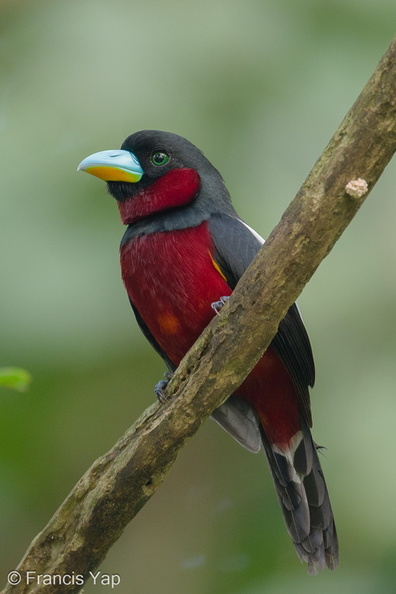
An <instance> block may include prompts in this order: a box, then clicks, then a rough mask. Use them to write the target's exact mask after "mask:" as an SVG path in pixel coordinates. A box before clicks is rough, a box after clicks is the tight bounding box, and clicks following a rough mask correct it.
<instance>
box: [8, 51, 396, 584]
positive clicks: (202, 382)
mask: <svg viewBox="0 0 396 594" xmlns="http://www.w3.org/2000/svg"><path fill="white" fill-rule="evenodd" d="M395 149H396V39H395V40H394V41H393V42H392V44H391V45H390V47H389V49H388V51H387V52H386V54H385V56H384V57H383V59H382V60H381V62H380V63H379V65H378V67H377V69H376V70H375V72H374V74H373V76H372V77H371V79H370V80H369V82H368V83H367V85H366V87H365V88H364V90H363V92H362V93H361V95H360V96H359V98H358V99H357V101H356V103H355V104H354V105H353V107H352V109H351V110H350V111H349V113H348V114H347V116H346V117H345V119H344V121H343V122H342V124H341V126H340V128H339V129H338V130H337V132H336V133H335V135H334V137H333V138H332V140H331V141H330V143H329V145H328V146H327V147H326V149H325V151H324V153H323V154H322V156H321V157H320V159H319V160H318V161H317V163H316V164H315V166H314V168H313V170H312V171H311V173H310V174H309V176H308V178H307V180H306V181H305V183H304V185H303V186H302V188H301V189H300V191H299V192H298V194H297V196H296V197H295V199H294V200H293V201H292V203H291V204H290V206H289V207H288V208H287V210H286V212H285V213H284V215H283V217H282V219H281V221H280V222H279V224H278V225H277V226H276V228H275V229H274V231H273V232H272V233H271V235H270V237H269V239H268V240H267V242H266V243H265V245H264V247H263V248H262V250H261V251H260V253H259V255H258V256H257V258H256V259H255V261H254V262H253V263H252V265H251V266H250V267H249V269H248V271H247V272H246V274H245V275H244V277H243V279H242V280H241V281H240V283H239V284H238V286H237V288H236V289H235V291H234V293H233V295H232V297H231V298H230V300H229V301H228V303H227V304H226V305H225V306H224V308H223V309H222V311H221V315H220V316H216V317H215V319H214V320H213V321H212V322H211V324H210V325H209V326H208V328H207V329H206V330H205V331H204V333H203V334H202V335H201V337H200V338H199V339H198V341H197V342H196V344H195V345H194V346H193V347H192V349H191V350H190V351H189V352H188V353H187V355H186V357H185V358H184V359H183V361H182V362H181V364H180V366H179V368H178V370H177V372H176V373H175V375H174V378H173V379H172V381H171V382H170V384H169V386H168V388H167V396H168V398H169V401H168V402H167V403H166V404H165V405H162V406H159V405H158V404H155V405H153V406H151V407H150V408H149V409H147V410H146V411H145V413H144V414H143V415H142V416H141V417H140V418H139V419H138V420H137V421H136V423H135V424H134V425H133V427H132V428H131V429H129V430H128V431H127V432H126V433H125V435H124V436H123V437H122V438H121V439H120V440H119V441H118V443H117V444H116V445H115V446H114V447H113V448H112V450H110V451H109V452H108V453H107V454H106V455H104V456H102V457H101V458H99V459H98V460H97V461H96V462H95V463H94V464H93V465H92V466H91V468H90V469H89V470H88V471H87V472H86V474H85V475H84V476H83V477H82V478H81V479H80V481H79V482H78V483H77V485H76V486H75V488H74V489H73V490H72V492H71V493H70V495H69V496H68V497H67V499H66V500H65V502H64V503H63V504H62V505H61V507H60V508H59V509H58V511H57V512H56V513H55V515H54V516H53V518H52V519H51V520H50V522H49V523H48V525H47V526H46V527H45V528H44V530H43V531H42V532H41V533H40V534H39V535H38V536H37V537H36V538H35V539H34V540H33V542H32V543H31V545H30V548H29V549H28V551H27V552H26V555H25V557H24V558H23V560H22V561H21V563H20V564H19V566H18V568H17V569H18V571H19V572H20V573H21V575H22V579H21V582H20V584H19V585H16V586H10V585H9V586H7V587H6V588H5V589H4V590H3V594H6V593H7V594H8V593H10V592H13V593H27V592H29V593H33V592H34V593H40V592H45V594H51V593H55V592H61V591H62V592H78V591H79V590H80V588H81V584H75V583H74V584H70V585H62V586H59V585H53V584H52V585H43V584H41V585H39V584H37V580H36V579H32V580H31V582H30V583H28V582H29V580H28V577H27V576H28V574H27V572H29V571H30V572H36V574H35V575H37V574H51V575H55V574H58V575H61V576H62V575H73V572H74V575H78V574H81V575H83V576H84V578H85V579H87V578H89V576H90V574H89V572H90V571H94V570H95V568H97V567H98V566H99V565H100V563H101V562H102V561H103V559H104V557H105V556H106V553H107V551H108V550H109V548H110V547H111V546H112V544H113V543H114V542H115V541H116V540H117V539H118V538H119V536H120V535H121V533H122V531H123V529H124V528H125V526H126V525H127V524H128V522H129V521H130V520H131V519H132V518H133V517H134V516H135V515H136V513H137V512H138V511H139V510H140V509H141V507H142V506H143V505H144V504H145V503H146V501H147V500H148V499H149V498H150V497H151V495H152V494H153V493H154V492H155V491H156V489H157V488H158V487H159V485H160V484H161V483H162V480H163V479H164V477H165V475H166V473H167V471H168V469H169V467H170V466H171V465H172V463H173V462H174V460H175V458H176V455H177V452H178V451H179V450H180V448H181V447H182V446H183V444H184V442H185V441H186V439H188V438H189V437H191V436H192V435H193V434H194V433H195V432H196V431H197V429H198V428H199V426H200V425H201V423H202V422H203V421H204V420H205V419H206V418H207V417H208V415H209V414H210V413H211V412H212V411H213V409H215V408H216V407H217V406H219V405H220V404H221V403H222V402H223V401H224V400H225V399H226V398H227V397H228V396H229V394H231V393H232V392H233V391H234V390H235V389H236V388H237V387H238V386H239V385H240V384H241V382H242V381H243V380H244V378H245V377H246V375H247V374H248V373H249V371H250V370H251V369H252V367H253V366H254V365H255V363H256V362H257V361H258V359H259V358H260V357H261V355H262V353H263V352H264V350H265V349H266V348H267V347H268V345H269V344H270V342H271V340H272V338H273V336H274V335H275V333H276V331H277V327H278V324H279V321H280V320H281V319H282V318H283V317H284V315H285V313H286V312H287V310H288V308H289V307H290V305H291V304H292V303H293V302H294V301H295V300H296V298H297V297H298V295H299V294H300V292H301V291H302V289H303V287H304V285H305V284H306V283H307V281H308V280H309V279H310V277H311V276H312V274H313V273H314V271H315V270H316V268H317V267H318V265H319V264H320V262H321V261H322V259H323V258H324V257H325V256H326V255H327V254H328V253H329V252H330V250H331V249H332V247H333V245H334V244H335V242H336V241H337V239H338V238H339V237H340V235H341V233H342V232H343V231H344V229H345V228H346V227H347V225H348V224H349V222H350V221H351V219H352V218H353V217H354V215H355V214H356V212H357V211H358V209H359V207H360V206H361V204H362V203H363V201H364V199H365V198H366V197H367V195H368V193H369V191H370V190H371V189H372V187H373V186H374V184H375V183H376V181H377V180H378V178H379V177H380V175H381V173H382V171H383V169H384V168H385V166H386V165H387V163H388V162H389V160H390V159H391V157H392V155H393V153H394V151H395ZM358 179H361V181H360V182H359V181H358V182H357V184H356V183H352V184H349V185H348V187H347V184H348V183H349V182H355V181H356V180H358ZM362 180H363V181H362ZM364 181H365V182H366V183H367V188H366V186H365V184H364ZM346 187H347V190H346ZM366 190H367V191H366ZM30 575H33V574H30Z"/></svg>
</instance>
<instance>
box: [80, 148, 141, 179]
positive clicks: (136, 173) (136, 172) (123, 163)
mask: <svg viewBox="0 0 396 594" xmlns="http://www.w3.org/2000/svg"><path fill="white" fill-rule="evenodd" d="M77 171H86V172H87V173H90V174H91V175H95V176H96V177H98V178H99V179H103V180H104V181H107V182H109V181H118V182H130V183H136V182H138V181H139V180H140V179H141V178H142V175H143V173H144V171H143V169H142V168H141V165H140V163H139V161H138V160H137V158H136V157H135V155H134V154H133V153H130V152H129V151H124V150H121V149H119V150H114V151H101V152H100V153H94V154H93V155H90V156H89V157H87V158H86V159H84V160H83V161H81V163H80V164H79V166H78V167H77Z"/></svg>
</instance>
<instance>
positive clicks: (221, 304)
mask: <svg viewBox="0 0 396 594" xmlns="http://www.w3.org/2000/svg"><path fill="white" fill-rule="evenodd" d="M229 298H230V297H229V296H228V297H226V296H224V297H220V299H219V300H218V301H213V303H211V304H210V306H211V308H212V309H214V310H215V312H216V313H217V315H220V311H221V310H222V309H223V307H224V305H225V304H226V303H227V301H228V300H229Z"/></svg>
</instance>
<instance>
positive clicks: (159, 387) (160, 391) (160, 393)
mask: <svg viewBox="0 0 396 594" xmlns="http://www.w3.org/2000/svg"><path fill="white" fill-rule="evenodd" d="M164 376H165V379H163V380H160V381H159V382H158V384H155V386H154V393H155V395H156V396H157V399H158V402H160V403H161V404H164V403H165V402H166V401H167V400H168V399H167V397H166V395H165V394H164V390H165V388H166V386H167V385H168V384H169V382H170V380H171V379H172V377H173V373H170V372H169V371H167V372H166V373H164Z"/></svg>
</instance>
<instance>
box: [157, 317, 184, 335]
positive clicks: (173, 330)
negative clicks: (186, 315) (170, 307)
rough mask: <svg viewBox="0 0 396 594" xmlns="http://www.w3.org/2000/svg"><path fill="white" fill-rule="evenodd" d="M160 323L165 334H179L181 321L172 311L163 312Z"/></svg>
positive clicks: (159, 319)
mask: <svg viewBox="0 0 396 594" xmlns="http://www.w3.org/2000/svg"><path fill="white" fill-rule="evenodd" d="M158 323H159V326H160V328H161V331H162V332H163V333H164V334H177V333H178V332H179V330H180V322H179V320H178V319H177V317H176V316H174V315H173V314H170V313H165V314H161V315H160V316H159V317H158Z"/></svg>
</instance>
